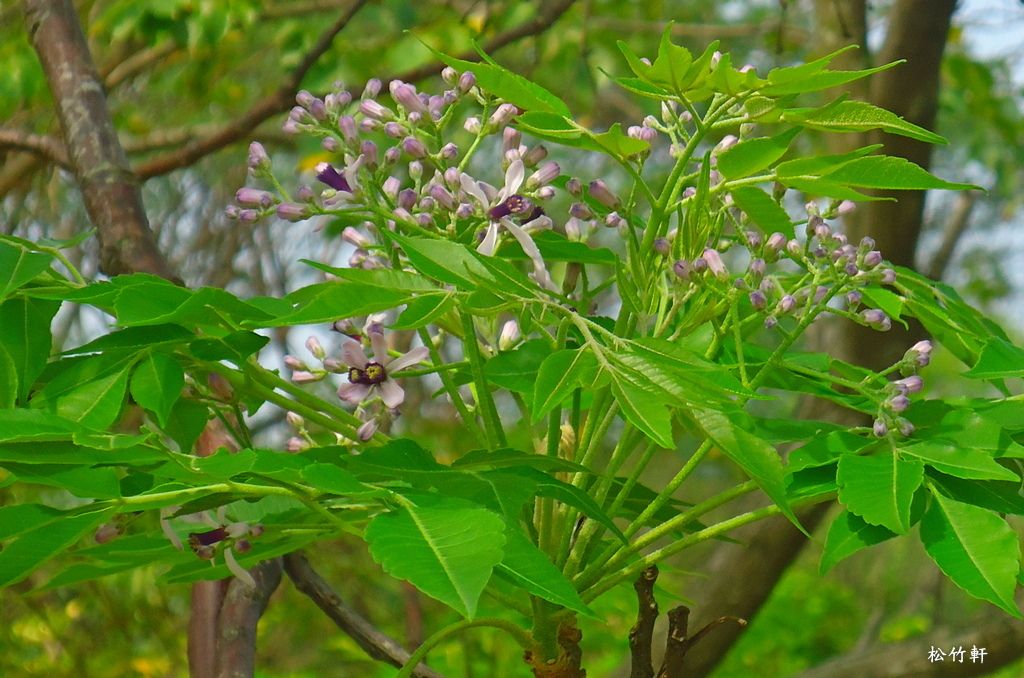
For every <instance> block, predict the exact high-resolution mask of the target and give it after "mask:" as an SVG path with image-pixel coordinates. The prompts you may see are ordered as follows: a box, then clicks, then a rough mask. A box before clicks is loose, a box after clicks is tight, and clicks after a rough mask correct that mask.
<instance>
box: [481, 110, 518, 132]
mask: <svg viewBox="0 0 1024 678" xmlns="http://www.w3.org/2000/svg"><path fill="white" fill-rule="evenodd" d="M518 113H519V109H518V108H516V107H515V106H513V105H512V104H502V105H500V106H498V110H496V111H494V113H492V114H491V117H490V119H489V120H488V121H487V124H488V126H489V127H490V128H491V129H492V130H497V129H499V128H501V127H504V126H505V125H507V124H509V123H510V122H512V118H514V117H516V115H517V114H518Z"/></svg>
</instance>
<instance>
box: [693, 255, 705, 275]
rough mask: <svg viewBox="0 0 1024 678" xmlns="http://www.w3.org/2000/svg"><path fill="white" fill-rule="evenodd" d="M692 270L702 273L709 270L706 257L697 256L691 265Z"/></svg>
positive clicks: (698, 273)
mask: <svg viewBox="0 0 1024 678" xmlns="http://www.w3.org/2000/svg"><path fill="white" fill-rule="evenodd" d="M690 268H691V270H692V271H693V272H694V273H695V274H697V275H700V274H701V273H703V272H704V271H706V270H708V260H707V259H705V258H704V257H697V258H696V259H694V260H693V264H691V265H690Z"/></svg>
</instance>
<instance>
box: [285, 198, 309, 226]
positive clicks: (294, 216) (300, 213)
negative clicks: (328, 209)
mask: <svg viewBox="0 0 1024 678" xmlns="http://www.w3.org/2000/svg"><path fill="white" fill-rule="evenodd" d="M311 216H313V212H312V210H310V208H309V205H298V204H296V203H293V202H283V203H281V204H280V205H278V206H277V218H278V219H284V220H285V221H291V222H292V223H294V222H297V221H304V220H306V219H309V218H310V217H311Z"/></svg>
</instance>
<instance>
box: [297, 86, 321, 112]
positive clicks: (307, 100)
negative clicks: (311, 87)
mask: <svg viewBox="0 0 1024 678" xmlns="http://www.w3.org/2000/svg"><path fill="white" fill-rule="evenodd" d="M314 100H316V97H315V96H313V95H312V94H310V93H309V92H307V91H306V90H304V89H303V90H299V93H298V94H296V95H295V102H296V103H297V104H298V105H299V106H302V107H303V108H309V105H310V104H312V103H313V101H314Z"/></svg>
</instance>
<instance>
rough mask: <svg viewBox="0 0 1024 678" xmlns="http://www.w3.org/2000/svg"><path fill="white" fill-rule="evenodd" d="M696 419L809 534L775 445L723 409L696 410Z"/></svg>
mask: <svg viewBox="0 0 1024 678" xmlns="http://www.w3.org/2000/svg"><path fill="white" fill-rule="evenodd" d="M691 416H692V417H693V422H694V423H695V424H696V425H697V426H698V427H699V428H700V429H702V430H703V431H704V432H705V434H707V437H708V438H709V439H710V440H711V441H712V442H714V444H715V446H717V447H718V449H720V450H721V451H722V452H723V453H724V454H725V456H727V457H729V458H730V459H732V460H733V461H734V462H736V464H738V465H739V467H740V468H742V469H743V471H744V472H745V473H746V474H747V475H748V476H750V479H751V480H753V481H754V482H755V483H757V485H758V487H760V488H761V491H762V492H764V493H765V494H766V495H768V498H769V499H771V500H772V501H773V502H775V504H776V505H777V506H778V507H779V508H780V509H782V513H783V515H785V516H786V517H787V518H789V520H790V521H791V522H792V523H793V524H794V525H795V526H796V527H797V528H798V529H799V530H800V531H801V532H804V534H806V530H804V528H803V526H801V525H800V521H798V520H797V519H796V515H794V513H793V509H792V508H790V506H789V501H788V500H787V499H786V483H785V479H784V474H783V470H782V461H781V460H780V459H779V453H778V452H776V451H775V448H774V447H772V446H771V445H769V444H768V443H766V442H765V441H763V440H761V439H760V438H758V437H757V436H754V435H751V434H750V433H747V432H746V431H744V430H743V429H742V428H740V427H739V426H737V425H736V424H735V423H733V421H732V420H731V419H730V418H728V417H726V416H725V415H724V414H722V413H721V412H718V411H716V410H712V409H709V408H697V407H695V408H694V409H693V412H692V414H691Z"/></svg>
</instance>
